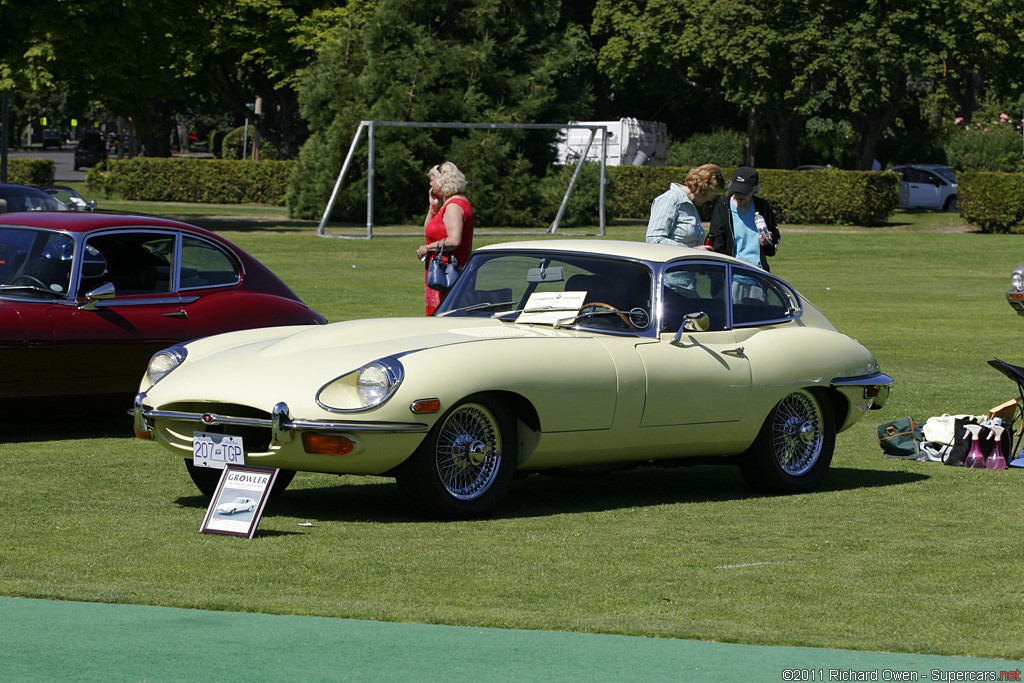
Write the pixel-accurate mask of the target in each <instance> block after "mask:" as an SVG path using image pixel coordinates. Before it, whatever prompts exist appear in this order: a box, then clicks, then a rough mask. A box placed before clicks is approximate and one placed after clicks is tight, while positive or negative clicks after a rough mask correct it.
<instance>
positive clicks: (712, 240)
mask: <svg viewBox="0 0 1024 683" xmlns="http://www.w3.org/2000/svg"><path fill="white" fill-rule="evenodd" d="M731 200H732V196H731V195H726V196H724V197H722V198H721V199H719V200H718V202H717V203H716V204H715V208H714V210H713V211H712V212H711V231H710V232H709V233H708V243H709V244H710V245H711V248H712V249H714V250H715V251H717V252H718V253H720V254H727V255H729V256H735V255H736V237H735V235H734V234H733V229H732V209H731V207H730V206H729V202H730V201H731ZM753 200H754V210H755V211H757V212H758V213H759V214H761V215H762V216H764V220H765V223H767V224H768V230H769V231H770V232H771V233H772V244H770V245H768V246H765V245H763V244H762V245H761V267H762V268H764V269H765V270H766V271H769V272H771V268H769V267H768V257H769V256H775V252H777V251H778V249H779V240H781V239H782V234H781V233H779V224H778V222H776V220H775V212H774V211H772V205H771V204H769V203H768V201H767V200H765V199H762V198H761V197H754V198H753Z"/></svg>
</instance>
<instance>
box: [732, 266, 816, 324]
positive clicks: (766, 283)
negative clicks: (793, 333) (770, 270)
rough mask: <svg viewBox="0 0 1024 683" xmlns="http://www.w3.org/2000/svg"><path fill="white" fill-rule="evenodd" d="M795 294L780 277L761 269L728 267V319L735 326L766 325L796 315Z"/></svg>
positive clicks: (799, 312)
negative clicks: (729, 309)
mask: <svg viewBox="0 0 1024 683" xmlns="http://www.w3.org/2000/svg"><path fill="white" fill-rule="evenodd" d="M802 313H803V310H802V309H801V307H800V301H799V299H797V296H796V294H794V293H793V290H791V289H790V288H789V287H788V286H786V285H785V284H784V283H783V282H782V281H781V280H777V279H775V278H774V277H772V276H770V275H768V274H767V273H765V272H764V271H761V270H753V269H746V268H736V267H734V268H733V270H732V320H733V324H734V325H736V326H739V327H742V326H745V325H766V324H769V323H779V322H786V321H789V320H793V319H795V318H799V317H800V315H801V314H802Z"/></svg>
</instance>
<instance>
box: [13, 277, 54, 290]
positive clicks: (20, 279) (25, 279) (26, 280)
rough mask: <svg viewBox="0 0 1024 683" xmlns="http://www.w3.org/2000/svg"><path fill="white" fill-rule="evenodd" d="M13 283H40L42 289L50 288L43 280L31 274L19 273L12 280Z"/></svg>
mask: <svg viewBox="0 0 1024 683" xmlns="http://www.w3.org/2000/svg"><path fill="white" fill-rule="evenodd" d="M11 284H12V285H24V284H30V285H38V286H39V288H40V289H48V287H47V286H46V285H44V284H43V281H42V280H40V279H39V278H34V277H32V276H31V275H19V276H17V277H16V278H14V279H13V280H11Z"/></svg>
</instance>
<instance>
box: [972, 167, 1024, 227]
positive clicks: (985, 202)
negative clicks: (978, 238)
mask: <svg viewBox="0 0 1024 683" xmlns="http://www.w3.org/2000/svg"><path fill="white" fill-rule="evenodd" d="M956 183H957V205H958V208H959V210H960V215H961V216H962V217H963V218H964V220H966V221H967V222H968V223H970V224H971V225H973V226H976V227H978V228H980V229H981V231H982V232H991V233H1001V232H1021V231H1022V230H1024V174H1021V173H989V172H984V171H976V172H963V173H957V176H956Z"/></svg>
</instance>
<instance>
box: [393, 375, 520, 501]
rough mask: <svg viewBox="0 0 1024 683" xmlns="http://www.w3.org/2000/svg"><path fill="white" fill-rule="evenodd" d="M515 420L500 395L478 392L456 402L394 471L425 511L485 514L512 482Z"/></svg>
mask: <svg viewBox="0 0 1024 683" xmlns="http://www.w3.org/2000/svg"><path fill="white" fill-rule="evenodd" d="M517 446H518V444H517V442H516V420H515V416H514V415H513V414H512V413H511V412H509V410H508V409H507V407H506V406H504V405H503V404H502V403H501V402H500V401H497V400H494V399H493V398H491V397H489V396H486V395H483V394H480V395H477V396H471V397H469V398H467V399H466V400H464V401H463V402H462V403H458V404H456V405H455V406H454V407H453V408H452V409H451V410H449V411H448V413H447V414H446V415H444V417H442V418H441V419H440V420H439V421H438V422H437V424H435V425H434V427H433V429H431V430H430V434H429V435H427V438H426V439H424V440H423V443H421V444H420V446H419V448H418V449H417V450H416V452H415V453H414V454H413V456H412V457H410V458H409V459H408V460H407V461H405V462H404V463H403V464H402V465H401V466H400V467H399V468H398V470H397V471H396V473H395V478H396V479H397V480H398V487H399V489H400V490H401V492H402V494H403V496H404V497H405V498H406V499H407V501H408V502H409V503H410V504H411V505H412V506H413V507H414V508H415V509H416V510H417V511H418V512H419V513H420V514H422V515H424V516H427V517H433V518H438V519H473V518H478V517H484V516H486V515H488V514H490V513H491V512H493V511H494V509H495V508H496V507H497V506H498V503H499V502H501V500H502V499H503V498H504V496H505V493H506V492H507V491H508V489H509V486H510V485H511V483H512V477H513V475H514V474H515V468H516V462H517V455H516V454H517Z"/></svg>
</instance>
